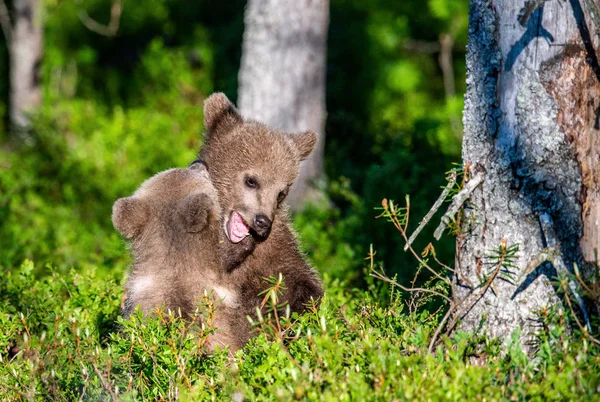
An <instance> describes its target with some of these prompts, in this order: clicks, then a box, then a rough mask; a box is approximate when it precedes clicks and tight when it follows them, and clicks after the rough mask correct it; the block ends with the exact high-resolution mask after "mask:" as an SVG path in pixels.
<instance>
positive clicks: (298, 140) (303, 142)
mask: <svg viewBox="0 0 600 402" xmlns="http://www.w3.org/2000/svg"><path fill="white" fill-rule="evenodd" d="M288 137H289V138H290V139H291V140H292V142H293V143H294V145H295V146H296V149H297V150H298V154H299V155H300V160H301V161H303V160H305V159H306V158H308V155H310V153H311V152H312V150H313V148H314V146H315V144H316V143H317V134H315V133H314V131H305V132H303V133H298V134H288Z"/></svg>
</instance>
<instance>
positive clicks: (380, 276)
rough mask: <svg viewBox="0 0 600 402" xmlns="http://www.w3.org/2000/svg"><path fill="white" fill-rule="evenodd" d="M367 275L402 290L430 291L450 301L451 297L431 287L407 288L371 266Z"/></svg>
mask: <svg viewBox="0 0 600 402" xmlns="http://www.w3.org/2000/svg"><path fill="white" fill-rule="evenodd" d="M369 276H372V277H373V278H377V279H380V280H382V281H384V282H387V283H390V284H392V285H394V286H397V287H399V288H400V289H402V290H404V291H405V292H425V293H431V294H434V295H436V296H439V297H441V298H443V299H445V300H446V301H447V302H449V303H452V299H450V298H449V297H448V296H446V295H444V294H442V293H440V292H437V291H435V290H432V289H427V288H407V287H406V286H403V285H401V284H399V283H398V282H396V281H395V280H393V279H390V278H389V277H387V276H385V274H382V273H380V272H377V271H376V270H375V269H374V268H371V273H370V274H369Z"/></svg>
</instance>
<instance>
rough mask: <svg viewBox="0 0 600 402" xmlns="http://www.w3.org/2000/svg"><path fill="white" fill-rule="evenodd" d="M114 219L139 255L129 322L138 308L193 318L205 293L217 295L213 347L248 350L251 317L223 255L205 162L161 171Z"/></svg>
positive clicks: (118, 207)
mask: <svg viewBox="0 0 600 402" xmlns="http://www.w3.org/2000/svg"><path fill="white" fill-rule="evenodd" d="M112 218H113V223H114V226H115V228H116V229H117V230H118V231H119V232H120V233H121V234H123V235H124V236H125V237H126V238H127V240H129V241H130V242H131V247H132V250H133V254H134V263H133V267H132V271H131V274H130V276H129V278H128V280H127V283H126V285H125V296H124V299H125V301H124V307H123V315H124V316H125V317H128V316H129V315H130V314H131V313H132V312H133V310H134V309H135V308H136V306H138V305H139V306H140V309H141V311H142V312H143V313H144V315H148V314H151V313H152V312H153V311H155V309H156V308H158V307H162V306H164V307H165V308H166V309H170V310H172V311H174V312H176V313H178V314H180V315H181V316H183V317H189V316H190V315H191V314H193V313H194V311H195V310H196V307H197V304H198V302H199V301H200V298H201V297H202V296H203V294H204V292H205V291H208V292H210V291H214V297H215V298H216V299H217V300H218V301H217V302H218V303H220V304H219V307H218V308H217V314H216V318H215V322H214V325H215V326H216V328H217V332H216V333H215V336H213V337H211V338H210V339H209V343H210V346H212V347H214V346H215V345H217V344H220V345H221V346H225V345H230V346H231V349H238V348H240V347H242V346H243V345H244V343H245V342H246V340H247V338H248V333H247V332H248V328H247V327H246V324H245V322H247V320H246V318H245V315H244V314H243V312H242V310H240V309H239V308H238V302H239V300H238V299H239V295H240V292H239V289H238V287H237V286H235V285H232V284H230V281H229V275H227V273H226V272H225V270H224V269H223V268H222V265H221V259H220V258H219V253H218V250H219V244H218V243H219V237H220V234H219V229H220V227H221V226H220V209H219V204H218V202H217V193H216V190H215V188H214V187H213V186H212V184H211V181H210V179H209V177H208V173H207V171H206V167H205V166H204V165H202V164H194V165H192V166H191V167H190V168H188V169H171V170H167V171H164V172H161V173H159V174H157V175H156V176H154V177H152V178H151V179H149V180H147V181H146V182H144V183H143V184H142V185H141V187H140V188H139V189H138V190H137V191H136V192H135V194H134V195H133V196H131V197H128V198H121V199H119V200H117V202H115V205H114V206H113V217H112ZM220 299H222V300H220ZM239 322H242V324H241V325H239V324H238V323H239ZM239 330H242V331H243V332H242V333H241V334H239Z"/></svg>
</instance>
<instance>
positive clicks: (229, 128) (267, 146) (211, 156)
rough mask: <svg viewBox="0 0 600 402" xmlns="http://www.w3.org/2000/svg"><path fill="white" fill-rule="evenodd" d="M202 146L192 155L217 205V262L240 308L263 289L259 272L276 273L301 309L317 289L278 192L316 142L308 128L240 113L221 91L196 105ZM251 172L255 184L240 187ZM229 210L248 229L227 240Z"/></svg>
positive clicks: (286, 297)
mask: <svg viewBox="0 0 600 402" xmlns="http://www.w3.org/2000/svg"><path fill="white" fill-rule="evenodd" d="M204 105H205V106H204V119H205V128H206V133H205V145H204V146H203V148H202V149H201V151H200V155H199V158H200V160H202V161H203V162H205V163H206V164H207V165H208V170H209V173H210V177H211V180H212V183H213V185H214V186H215V188H216V190H217V192H218V195H219V203H220V207H221V211H222V216H221V228H220V231H219V232H220V233H221V236H222V237H223V241H222V243H221V246H222V247H221V250H222V253H221V254H222V256H223V262H224V266H225V269H226V270H227V271H229V272H230V275H231V283H236V284H237V285H238V286H239V287H240V292H241V293H240V300H241V301H242V304H243V306H242V308H243V309H245V311H246V312H247V313H248V314H253V313H254V311H255V308H256V306H258V305H259V304H260V302H261V300H262V298H263V296H259V293H260V292H262V291H263V290H264V289H266V288H267V286H268V285H267V284H266V283H265V281H264V278H266V277H269V276H274V277H278V276H279V274H280V273H281V274H283V277H284V280H285V284H286V288H287V289H286V290H285V291H284V293H283V297H282V299H283V300H282V301H284V302H287V303H289V305H290V307H291V310H292V312H294V311H296V312H301V311H303V310H304V309H305V304H306V303H308V302H309V301H310V299H311V298H313V299H315V300H318V299H319V298H320V297H321V296H322V295H323V288H322V285H321V281H320V279H319V276H318V274H317V273H316V271H315V270H314V269H313V268H311V267H310V266H309V265H308V263H307V262H306V260H305V258H304V256H303V255H302V254H301V252H300V250H299V249H298V245H297V241H296V237H295V235H294V233H293V232H292V230H291V228H290V224H289V222H288V220H289V218H288V212H287V208H286V206H285V205H284V203H283V199H284V198H285V196H286V195H287V192H288V191H289V188H290V187H291V185H292V183H293V182H294V180H295V179H296V176H297V175H298V170H299V164H300V162H301V161H302V160H304V159H306V158H307V157H308V155H309V154H310V152H311V151H312V148H313V147H314V145H315V143H316V135H315V133H313V132H311V131H307V132H304V133H300V134H291V133H284V132H279V131H276V130H272V129H270V128H268V127H267V126H265V125H263V124H260V123H258V122H254V121H249V120H244V119H243V118H242V117H241V116H240V114H239V113H238V112H237V110H236V109H235V107H234V106H233V105H232V104H231V102H229V100H228V99H227V97H226V96H225V95H223V94H220V93H217V94H213V95H212V96H210V97H209V98H208V99H207V100H206V101H205V104H204ZM248 178H252V180H253V181H254V182H255V184H256V186H248V184H247V179H248ZM233 211H237V212H238V213H239V214H240V215H241V216H242V217H243V219H244V221H245V222H246V224H247V225H248V226H249V227H250V234H251V235H250V236H247V237H245V238H244V239H243V240H242V241H241V242H239V243H232V242H231V241H230V240H229V234H228V232H227V223H228V221H229V220H230V218H231V214H232V212H233ZM259 216H263V217H266V218H268V220H269V221H271V222H272V224H271V225H270V228H269V230H263V229H261V228H260V227H258V226H257V224H256V219H257V217H259Z"/></svg>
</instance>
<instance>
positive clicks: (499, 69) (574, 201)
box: [454, 0, 600, 351]
mask: <svg viewBox="0 0 600 402" xmlns="http://www.w3.org/2000/svg"><path fill="white" fill-rule="evenodd" d="M533 3H538V4H540V3H541V6H539V7H538V8H535V7H533V6H532V7H530V9H526V8H525V7H526V5H527V4H529V5H531V4H533ZM524 4H525V6H524ZM597 6H598V0H569V1H568V2H563V1H558V0H549V1H546V2H523V1H522V0H506V1H492V0H471V9H470V18H469V44H468V46H467V93H466V95H465V110H464V115H463V123H464V126H465V133H464V141H463V160H464V163H465V165H466V166H469V167H470V169H471V173H472V174H473V175H475V174H477V173H481V174H483V175H484V181H483V182H482V184H481V185H480V186H478V187H477V188H476V189H475V191H474V192H473V194H472V196H471V199H470V204H469V205H468V206H467V207H466V208H465V216H464V220H463V223H462V229H463V234H462V235H461V236H459V237H458V240H457V256H456V266H457V272H458V275H457V283H456V286H455V289H454V293H455V299H456V302H457V303H461V301H463V300H466V299H467V298H468V297H469V295H473V294H475V295H476V294H477V292H478V291H479V290H481V289H482V288H483V286H484V285H485V283H486V280H488V279H489V278H490V277H491V274H492V271H493V269H494V260H493V258H490V256H491V255H492V254H493V250H494V249H498V247H500V246H501V243H502V242H505V244H507V245H509V246H510V245H514V244H516V245H518V246H519V252H518V254H517V257H516V260H515V261H514V265H515V268H513V269H511V271H512V272H513V274H514V275H511V278H513V281H514V280H515V278H518V277H519V276H524V278H523V281H520V282H519V283H515V284H513V283H510V281H507V280H503V279H504V278H503V277H502V276H500V275H498V276H496V277H495V279H494V280H493V286H490V287H489V288H488V290H487V291H486V292H485V293H484V294H483V296H482V297H481V298H479V299H478V301H477V302H476V303H475V304H474V305H473V306H472V308H470V309H468V311H466V312H462V313H461V314H460V315H461V317H459V318H462V324H461V325H462V329H465V330H474V329H476V328H479V327H480V325H481V323H482V322H483V325H482V328H483V329H484V330H485V331H486V332H487V333H488V334H489V335H491V336H494V337H500V338H503V339H505V340H506V339H508V338H509V336H510V335H511V333H512V332H513V331H514V330H516V329H517V328H518V329H520V337H521V338H520V341H521V344H522V346H523V348H524V350H526V351H532V350H533V348H534V346H535V345H534V342H532V341H534V339H535V333H536V330H537V328H539V314H538V313H539V312H540V311H541V310H542V309H544V308H546V307H550V306H553V305H557V306H560V305H561V300H560V299H559V297H558V296H557V293H556V291H555V290H556V287H555V286H554V285H553V284H552V283H551V280H552V279H553V278H554V277H556V276H557V272H560V271H562V270H567V269H572V267H573V263H578V264H579V266H581V264H583V263H584V262H586V263H593V264H597V261H596V257H595V250H596V249H597V247H598V245H599V244H600V238H599V231H600V222H599V220H600V139H599V135H600V131H599V128H600V127H599V123H598V118H599V117H598V116H599V113H600V112H599V110H600V66H599V65H598V56H597V55H598V52H597V51H598V44H599V40H598V35H597V34H596V32H597V29H598V28H600V26H599V25H598V23H597V18H599V17H600V16H599V15H598V14H597V13H595V14H593V13H590V7H597ZM549 248H550V249H554V250H555V251H556V253H557V257H558V258H555V259H553V260H552V263H549V262H545V263H542V264H541V265H539V266H537V267H535V265H536V264H535V261H536V260H539V255H540V253H541V252H542V251H543V250H544V249H546V250H548V249H549ZM528 266H529V269H528ZM532 267H535V269H533V270H531V268H532ZM528 271H531V272H528ZM464 278H467V279H468V281H467V280H465V279H464ZM468 282H471V283H472V284H473V285H474V287H476V288H478V289H475V290H474V289H472V288H470V287H469V285H468ZM571 297H572V296H571Z"/></svg>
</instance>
